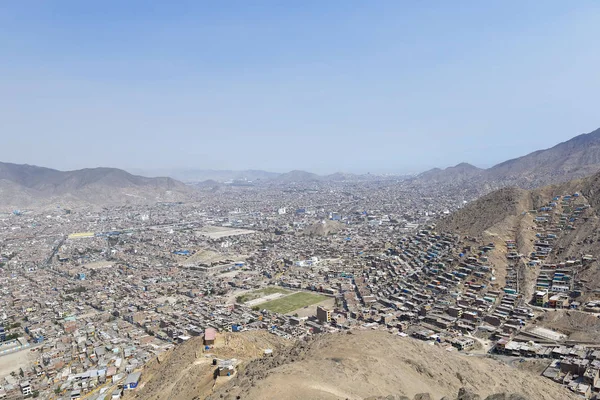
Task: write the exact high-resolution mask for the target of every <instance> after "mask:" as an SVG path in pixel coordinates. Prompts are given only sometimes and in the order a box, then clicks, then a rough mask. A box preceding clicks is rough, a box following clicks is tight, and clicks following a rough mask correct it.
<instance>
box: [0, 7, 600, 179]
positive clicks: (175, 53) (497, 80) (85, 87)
mask: <svg viewBox="0 0 600 400" xmlns="http://www.w3.org/2000/svg"><path fill="white" fill-rule="evenodd" d="M599 19H600V4H599V3H598V2H595V1H578V2H564V1H544V2H521V1H508V2H507V1H504V2H478V1H469V2H462V3H460V4H456V3H453V2H452V3H451V2H434V3H431V2H428V3H412V2H398V1H380V2H375V3H372V2H359V1H344V2H341V1H339V2H338V1H334V2H321V1H309V2H302V4H296V5H290V4H288V3H281V2H274V1H270V2H269V1H257V2H251V3H249V2H244V1H240V2H230V3H228V4H222V3H219V4H216V3H213V4H210V3H206V2H178V3H177V5H176V6H175V5H172V4H171V3H166V2H158V1H150V2H141V1H131V2H129V1H128V2H120V1H107V2H100V3H90V2H80V1H61V2H41V1H19V2H11V3H6V4H4V5H2V7H0V25H1V26H2V27H3V33H4V34H3V35H1V36H0V48H2V56H1V60H2V62H0V91H1V92H2V93H3V95H2V96H1V98H0V131H1V132H2V134H1V135H2V139H3V141H2V146H3V149H4V150H5V151H3V161H5V162H14V163H28V164H34V165H42V166H47V167H52V168H57V169H62V170H70V169H78V168H85V167H95V166H112V167H119V168H125V169H130V170H132V169H145V170H148V169H170V168H179V169H182V168H183V169H185V168H203V169H263V170H269V171H275V172H285V171H289V170H292V169H303V170H308V171H311V172H316V173H332V172H336V171H345V172H359V173H366V172H374V173H384V172H385V173H408V172H411V173H412V172H420V171H423V170H425V169H428V168H431V167H434V166H439V167H446V166H449V165H454V164H456V163H459V162H462V161H466V162H470V163H472V164H474V165H477V166H480V167H489V166H491V165H493V164H495V163H497V162H501V161H504V160H506V159H509V158H513V157H517V156H521V155H524V154H526V153H529V152H531V151H534V150H537V149H539V148H544V147H550V146H553V145H555V144H556V143H559V142H562V141H565V140H567V139H569V138H571V137H573V136H576V135H578V134H581V133H586V132H591V131H592V130H594V129H596V128H597V127H598V125H599V120H598V107H597V103H598V102H597V93H598V92H599V91H600V74H598V73H597V68H598V65H600V52H598V51H597V38H598V37H600V24H598V20H599ZM7 150H8V151H7ZM65 155H68V157H67V156H65Z"/></svg>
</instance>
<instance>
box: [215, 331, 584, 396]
mask: <svg viewBox="0 0 600 400" xmlns="http://www.w3.org/2000/svg"><path fill="white" fill-rule="evenodd" d="M461 387H466V388H467V389H470V390H473V391H474V392H476V393H478V394H479V395H481V396H482V398H484V397H485V396H488V395H490V394H494V393H499V392H513V391H516V392H518V393H519V394H521V395H523V396H524V397H525V398H526V399H532V400H537V399H540V400H545V399H547V400H551V399H552V400H554V399H557V398H560V399H565V400H568V399H575V398H576V396H575V395H573V394H571V393H570V392H569V391H568V390H566V389H564V388H562V387H560V386H558V385H556V386H552V391H549V390H548V382H547V381H546V380H544V379H543V378H542V377H540V376H537V375H534V374H532V373H530V372H528V371H522V370H518V369H516V368H512V367H510V366H508V365H505V364H503V363H500V362H498V361H495V360H492V359H489V358H480V357H468V356H464V355H460V354H457V353H455V352H452V353H450V352H448V351H446V350H444V349H442V348H440V347H438V346H436V345H430V344H428V343H425V342H420V341H417V340H414V339H410V338H401V337H399V336H395V335H391V334H389V333H387V332H383V331H370V330H369V331H355V332H353V333H352V334H346V333H340V334H333V335H323V336H319V337H318V338H317V339H315V340H312V341H310V342H300V343H299V344H298V345H296V346H294V347H293V348H291V349H290V350H288V351H287V352H281V353H278V354H275V355H274V356H273V357H265V358H262V359H259V360H256V361H254V362H252V363H250V364H249V365H247V366H246V367H245V368H244V369H243V370H242V371H240V372H239V373H238V374H237V375H236V376H235V377H234V378H233V379H231V380H230V381H228V382H226V383H225V384H223V385H222V386H221V387H219V388H218V389H217V390H216V391H215V392H214V393H213V394H212V395H211V396H210V397H209V398H210V399H218V398H221V396H223V398H226V399H235V398H236V397H237V396H240V399H303V400H304V399H332V400H333V399H364V398H368V397H371V396H388V395H396V396H399V395H403V396H408V397H409V398H413V396H415V395H417V394H419V393H423V392H428V393H430V394H431V396H432V398H433V399H440V398H441V397H443V396H448V397H449V398H452V399H454V398H456V394H457V393H458V391H459V390H460V388H461ZM550 392H551V393H550Z"/></svg>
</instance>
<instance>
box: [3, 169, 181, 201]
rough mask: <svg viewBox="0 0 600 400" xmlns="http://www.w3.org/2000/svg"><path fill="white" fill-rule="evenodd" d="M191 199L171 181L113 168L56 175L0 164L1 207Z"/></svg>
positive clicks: (53, 172)
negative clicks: (56, 203)
mask: <svg viewBox="0 0 600 400" xmlns="http://www.w3.org/2000/svg"><path fill="white" fill-rule="evenodd" d="M192 195H193V190H192V189H191V188H189V187H188V186H186V185H185V184H183V183H181V182H179V181H177V180H175V179H172V178H165V177H161V178H146V177H142V176H136V175H132V174H130V173H128V172H126V171H123V170H120V169H116V168H102V167H100V168H86V169H80V170H75V171H59V170H55V169H51V168H45V167H38V166H34V165H27V164H25V165H21V164H12V163H3V162H0V206H2V207H7V206H10V207H31V206H37V205H43V204H49V203H54V202H60V203H67V204H106V203H131V202H150V201H180V200H183V199H187V198H190V197H191V196H192Z"/></svg>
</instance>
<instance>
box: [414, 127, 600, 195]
mask: <svg viewBox="0 0 600 400" xmlns="http://www.w3.org/2000/svg"><path fill="white" fill-rule="evenodd" d="M598 171H600V129H597V130H595V131H593V132H590V133H585V134H582V135H579V136H576V137H574V138H572V139H570V140H567V141H566V142H562V143H559V144H557V145H555V146H553V147H551V148H549V149H544V150H538V151H535V152H533V153H530V154H527V155H525V156H522V157H518V158H515V159H511V160H507V161H504V162H502V163H500V164H497V165H495V166H493V167H491V168H488V169H480V168H477V167H474V166H472V165H470V164H467V163H461V164H458V165H456V166H454V167H449V168H446V169H444V170H441V169H439V168H434V169H431V170H429V171H426V172H423V173H422V174H419V175H417V176H416V177H415V179H414V180H415V181H417V182H423V183H428V182H429V183H437V182H440V181H444V182H456V183H461V182H464V181H467V180H469V181H472V182H478V183H490V182H494V183H496V184H498V186H508V185H514V186H519V187H522V188H527V189H529V188H533V187H538V186H543V185H547V184H551V183H558V182H565V181H569V180H572V179H576V178H582V177H585V176H589V175H592V174H594V173H596V172H598Z"/></svg>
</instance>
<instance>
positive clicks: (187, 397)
mask: <svg viewBox="0 0 600 400" xmlns="http://www.w3.org/2000/svg"><path fill="white" fill-rule="evenodd" d="M291 344H292V343H291V342H287V341H284V340H283V339H280V338H279V337H277V336H275V335H270V334H268V333H267V332H265V331H255V332H245V333H242V334H231V333H226V334H224V335H219V336H218V338H217V342H216V343H215V346H214V348H212V349H211V350H210V351H208V352H207V351H205V350H204V346H203V345H202V338H201V337H194V338H192V339H190V340H189V341H187V342H186V343H184V344H182V345H180V346H178V347H176V348H175V349H173V350H171V351H170V352H168V353H166V354H163V355H161V356H160V358H159V359H156V360H154V361H152V362H150V363H149V364H148V365H147V366H146V367H145V368H144V370H143V373H142V379H141V382H140V385H139V389H137V390H136V391H135V392H134V393H131V394H130V395H128V396H127V397H125V399H141V400H192V399H205V398H206V397H207V396H209V395H210V394H211V393H212V392H213V388H214V384H215V380H214V379H213V372H214V370H215V367H214V366H213V365H212V361H213V359H214V358H217V359H231V358H235V359H236V360H238V361H239V362H242V363H243V362H248V361H250V360H253V359H256V358H258V357H261V356H262V355H263V354H264V350H265V349H273V351H274V352H279V351H282V350H283V349H284V348H285V347H286V346H290V345H291ZM226 381H227V378H222V379H221V380H219V381H218V384H222V383H224V382H226ZM217 388H218V385H217Z"/></svg>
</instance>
